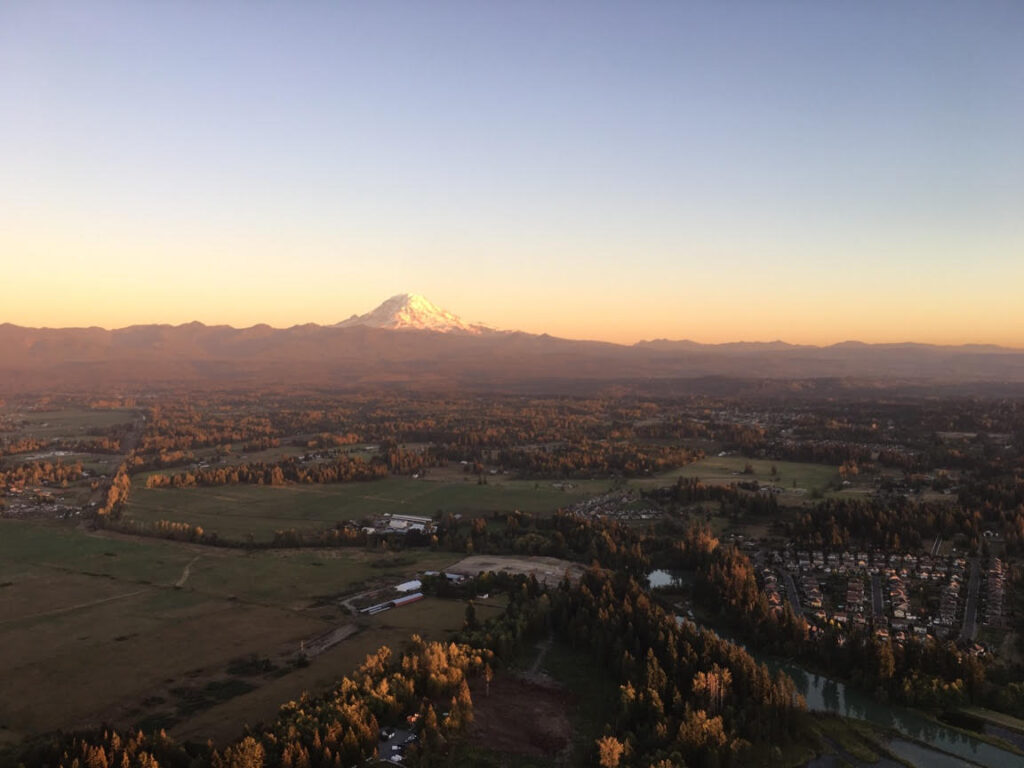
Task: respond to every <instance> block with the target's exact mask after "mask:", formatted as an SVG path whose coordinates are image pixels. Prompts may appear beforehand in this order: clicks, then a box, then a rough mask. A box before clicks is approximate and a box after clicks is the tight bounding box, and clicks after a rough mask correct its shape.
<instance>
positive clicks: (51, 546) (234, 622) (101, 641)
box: [0, 520, 501, 743]
mask: <svg viewBox="0 0 1024 768" xmlns="http://www.w3.org/2000/svg"><path fill="white" fill-rule="evenodd" d="M457 559H458V558H457V557H453V556H452V555H450V554H444V553H434V552H429V551H420V552H412V553H402V554H401V555H400V556H395V555H388V554H379V553H371V552H366V551H363V550H356V549H351V550H350V549H344V550H341V549H333V550H303V551H297V552H296V551H291V552H285V551H274V552H255V553H251V554H247V553H245V552H242V551H240V550H231V549H219V548H210V547H199V546H195V545H189V544H180V543H177V542H170V541H163V540H157V539H148V540H139V539H134V538H129V537H123V536H116V535H103V534H90V533H87V532H85V531H83V530H80V529H76V528H73V527H69V526H60V525H54V524H42V523H28V522H22V521H14V520H0V647H3V648H4V653H3V654H0V679H2V680H3V681H4V694H5V695H4V696H3V697H2V699H0V743H3V742H10V741H11V740H14V739H18V738H20V737H23V736H28V735H32V734H36V733H40V732H43V731H47V730H50V729H54V728H58V727H60V728H73V727H79V726H87V725H90V724H96V723H98V722H100V721H109V722H114V723H118V724H121V725H122V726H131V725H133V724H134V723H136V722H139V721H142V720H144V719H145V717H147V716H151V715H152V714H153V712H151V711H150V710H151V709H153V708H154V707H155V708H156V709H157V710H160V709H161V707H167V706H171V705H174V706H178V705H180V702H177V703H176V700H175V698H174V695H173V694H172V693H170V692H172V691H176V690H181V689H183V688H186V687H189V686H200V687H201V686H203V685H211V684H212V685H219V684H221V683H224V682H225V681H227V682H228V683H232V684H233V685H235V686H236V687H237V688H238V690H242V691H244V690H246V688H247V686H255V690H253V691H251V692H250V693H245V694H244V695H241V696H239V697H238V698H237V699H236V698H232V699H230V700H229V701H226V702H224V703H221V704H218V705H217V706H215V707H213V708H212V709H207V710H204V711H202V712H197V713H196V714H195V717H196V718H213V719H212V720H210V721H209V728H210V729H211V730H210V733H209V734H207V733H204V732H203V728H204V727H206V726H204V725H203V724H202V723H203V722H206V721H201V722H198V723H193V717H192V716H191V715H190V716H189V717H187V718H185V719H184V720H183V721H181V722H179V724H178V727H180V728H182V729H186V730H188V729H191V730H190V733H193V734H195V735H196V736H197V737H199V736H201V737H203V738H205V737H206V735H218V736H223V738H228V737H230V736H232V735H234V734H237V732H238V729H239V727H240V717H239V716H238V712H237V711H235V710H234V709H232V707H233V706H235V702H238V706H243V714H244V716H245V717H253V718H256V717H257V716H258V718H259V719H265V718H269V717H271V716H273V714H274V712H275V711H276V709H277V707H278V706H279V705H280V704H281V703H283V702H284V701H286V700H288V699H290V698H294V697H296V696H298V695H299V694H300V693H301V692H302V690H304V689H305V688H307V687H310V686H314V685H318V684H321V683H323V684H325V685H326V684H328V683H329V682H330V680H327V679H326V678H327V677H330V678H332V679H333V678H335V677H337V676H338V675H340V674H343V673H344V672H347V671H349V670H351V669H352V668H353V667H354V666H355V664H357V663H358V662H359V661H360V660H361V658H362V656H363V655H364V654H365V653H367V652H369V651H371V650H373V649H375V648H376V647H378V646H379V645H381V644H382V643H400V642H401V641H403V640H404V639H405V638H407V637H408V635H409V634H411V633H412V632H413V631H419V632H420V633H421V634H425V635H428V636H435V637H438V636H444V634H445V632H446V631H447V630H453V629H458V628H459V627H461V624H462V618H463V616H464V612H465V605H464V604H463V603H462V602H461V601H439V600H431V599H428V600H425V601H423V602H421V603H417V604H414V605H411V606H404V607H402V608H400V609H396V610H394V611H389V612H387V613H384V614H381V615H380V616H377V617H373V619H372V620H369V621H362V620H360V624H361V625H362V626H363V629H362V631H361V632H360V633H359V634H358V635H356V636H355V637H353V638H351V639H349V640H346V641H343V642H342V643H340V644H339V645H338V646H337V647H335V648H333V649H331V650H330V651H328V652H327V653H324V654H322V656H320V657H317V659H315V660H314V661H313V663H312V664H311V666H310V667H308V668H305V669H301V670H295V671H294V672H288V665H287V659H289V658H291V657H293V656H294V654H295V653H296V652H297V651H298V649H299V648H300V646H301V644H302V643H303V641H305V640H308V639H310V638H312V637H315V636H317V635H319V634H322V633H323V632H325V631H328V630H330V629H333V628H335V627H338V626H340V625H342V624H345V623H347V622H351V621H353V618H352V617H351V616H348V615H347V614H345V613H344V612H343V611H342V610H341V609H340V607H339V606H338V605H337V602H336V601H334V600H330V599H327V598H329V597H330V596H332V595H337V594H339V593H342V592H345V591H350V590H352V589H353V588H355V587H357V586H359V585H361V584H362V583H363V582H367V581H377V580H380V579H385V578H389V579H399V578H401V579H404V578H408V577H409V576H411V575H412V574H414V573H415V572H417V571H418V570H421V569H424V568H431V569H440V568H443V567H445V566H446V565H449V564H451V563H452V562H453V561H454V560H457ZM178 585H180V586H178ZM499 610H501V607H500V604H496V605H492V606H481V607H479V608H478V615H479V616H481V617H485V616H487V615H489V614H490V613H491V612H496V611H499ZM248 654H256V655H258V656H261V657H268V658H271V659H274V660H275V663H276V664H277V666H278V668H279V670H280V671H283V672H287V674H284V676H280V677H273V678H272V679H270V678H268V679H266V680H264V679H256V680H251V681H243V682H244V684H238V682H237V681H234V682H232V681H233V680H234V679H233V678H229V677H225V675H226V674H227V673H226V671H225V670H226V669H227V667H228V666H229V664H230V662H231V660H232V659H236V658H238V657H241V656H246V655H248ZM264 688H266V689H267V690H264ZM148 699H160V700H161V701H162V702H163V703H156V704H150V705H145V704H144V702H145V701H146V700H148ZM244 707H248V709H245V708H244ZM217 712H219V713H221V714H222V715H223V718H222V719H221V720H217V717H216V713H217ZM227 713H233V714H230V716H229V714H227ZM215 721H216V722H215ZM249 722H255V720H254V719H253V720H250V721H249ZM217 723H219V725H218V724H217ZM229 724H230V731H229V730H228V727H229Z"/></svg>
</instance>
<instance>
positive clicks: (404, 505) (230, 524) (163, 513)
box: [125, 475, 610, 541]
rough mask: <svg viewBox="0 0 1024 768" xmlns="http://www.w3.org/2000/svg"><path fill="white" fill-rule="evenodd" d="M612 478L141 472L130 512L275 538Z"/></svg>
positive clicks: (591, 489)
mask: <svg viewBox="0 0 1024 768" xmlns="http://www.w3.org/2000/svg"><path fill="white" fill-rule="evenodd" d="M609 485H610V482H609V481H580V482H577V483H575V485H574V487H573V488H570V489H566V490H561V489H558V488H555V487H554V486H553V485H552V483H551V482H550V481H536V482H535V481H533V480H509V479H505V478H504V477H489V478H488V484H487V485H477V483H476V481H475V480H474V479H468V478H464V477H463V476H458V475H455V476H453V475H448V476H442V477H440V478H438V479H433V478H431V477H429V476H428V477H426V478H422V479H413V478H410V477H388V478H384V479H382V480H376V481H372V482H362V483H334V484H324V485H285V486H276V487H272V486H259V485H234V486H222V487H217V488H145V487H143V486H144V480H143V479H142V478H139V479H137V481H136V483H135V485H134V487H133V488H132V493H131V496H130V498H129V501H128V505H127V508H126V511H125V514H126V516H128V517H132V518H135V519H138V520H143V521H148V522H156V521H159V520H172V521H175V522H186V523H191V524H192V525H200V526H202V527H203V528H204V529H206V530H207V531H215V532H217V533H218V534H219V535H220V536H221V537H223V538H226V539H233V540H245V539H246V538H247V537H248V536H249V535H250V534H251V535H252V536H253V538H254V539H255V540H256V541H269V540H270V539H272V538H273V535H274V531H278V530H284V529H288V528H298V529H303V528H304V529H318V528H325V527H330V526H332V525H334V524H335V523H337V522H339V521H344V520H361V519H363V518H366V517H375V516H378V515H381V514H384V513H386V512H391V513H399V514H410V515H425V516H433V515H434V514H435V513H437V512H452V513H458V514H463V515H478V514H486V513H490V512H511V511H513V510H516V509H518V510H522V511H524V512H532V513H535V514H550V513H552V512H554V511H555V510H557V509H558V508H559V507H563V506H567V505H570V504H572V503H574V502H576V501H579V500H580V499H583V498H586V497H587V496H591V495H593V494H595V493H600V492H603V491H605V490H607V489H608V487H609Z"/></svg>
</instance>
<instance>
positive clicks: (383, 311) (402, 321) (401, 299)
mask: <svg viewBox="0 0 1024 768" xmlns="http://www.w3.org/2000/svg"><path fill="white" fill-rule="evenodd" d="M353 325H367V326H370V327H371V328H388V329H390V330H420V331H439V332H441V333H452V332H457V333H472V334H480V333H485V332H488V331H491V330H492V329H491V328H488V327H487V326H485V325H475V324H472V323H467V322H465V321H463V320H462V318H460V317H459V316H458V315H455V314H453V313H451V312H449V311H448V310H446V309H441V308H440V307H439V306H437V305H436V304H434V303H432V302H430V301H428V300H427V299H425V298H423V297H422V296H419V295H417V294H415V293H400V294H398V295H397V296H392V297H391V298H390V299H388V300H387V301H385V302H384V303H383V304H381V305H380V306H379V307H377V308H376V309H375V310H373V311H372V312H367V313H366V314H365V315H352V317H350V318H349V319H348V320H342V321H341V322H340V323H337V324H336V325H335V326H334V327H335V328H348V327H350V326H353Z"/></svg>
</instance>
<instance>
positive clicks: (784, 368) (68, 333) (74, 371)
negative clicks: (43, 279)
mask: <svg viewBox="0 0 1024 768" xmlns="http://www.w3.org/2000/svg"><path fill="white" fill-rule="evenodd" d="M703 377H728V378H747V379H750V378H756V379H778V380H785V379H811V378H821V379H825V378H833V379H851V378H856V379H870V380H877V381H897V380H900V381H902V380H914V381H920V382H942V383H956V384H960V383H965V382H966V383H969V382H999V383H1018V382H1019V383H1021V384H1024V350H1021V349H1014V348H1009V347H1000V346H997V345H990V344H970V345H945V346H944V345H933V344H920V343H914V342H909V343H896V344H866V343H863V342H849V341H846V342H840V343H838V344H833V345H828V346H815V345H797V344H789V343H787V342H782V341H771V342H730V343H725V344H703V343H700V342H695V341H692V340H685V339H684V340H680V341H670V340H667V339H655V340H653V341H642V342H637V343H635V344H617V343H614V342H606V341H594V340H575V339H566V338H560V337H556V336H550V335H548V334H532V333H525V332H522V331H498V330H494V329H492V328H489V327H487V326H482V325H473V324H470V323H466V322H464V321H463V320H461V318H459V317H458V316H457V315H454V314H453V313H451V312H448V311H447V310H442V309H440V308H439V307H437V306H436V305H434V304H432V303H430V302H429V301H427V300H426V299H423V298H422V297H416V296H415V295H414V294H398V295H397V296H394V297H391V299H388V300H387V301H385V302H384V303H383V304H381V305H380V306H378V307H377V308H376V309H375V310H373V311H371V312H368V313H366V314H365V315H355V316H353V317H351V318H349V320H347V321H342V322H341V323H338V324H335V325H317V324H315V323H304V324H300V325H293V326H290V327H288V328H274V327H271V326H269V325H267V324H265V323H260V324H257V325H253V326H249V327H246V328H235V327H233V326H229V325H205V324H203V323H201V322H198V321H192V322H190V323H184V324H180V325H171V324H148V325H132V326H127V327H125V328H119V329H113V330H106V329H103V328H99V327H96V326H91V327H80V328H27V327H23V326H17V325H14V324H12V323H0V391H6V392H10V391H25V390H31V389H39V388H51V389H52V388H53V387H54V386H56V387H58V388H64V389H88V388H100V387H104V388H105V387H110V386H133V387H139V386H149V385H154V384H161V385H164V384H166V385H187V386H191V387H204V386H225V385H229V386H234V385H254V386H267V385H269V384H289V385H310V386H317V387H359V386H370V385H375V384H378V383H381V382H387V383H405V384H409V385H416V384H422V383H424V382H433V383H437V384H439V385H460V384H465V383H467V382H473V383H474V385H481V386H496V387H500V386H509V385H512V384H514V383H515V382H527V381H535V382H539V381H546V382H559V381H563V382H564V381H592V382H600V381H613V380H615V381H640V380H643V381H653V380H665V381H669V380H672V379H697V378H703Z"/></svg>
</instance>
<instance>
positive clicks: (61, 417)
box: [4, 408, 139, 438]
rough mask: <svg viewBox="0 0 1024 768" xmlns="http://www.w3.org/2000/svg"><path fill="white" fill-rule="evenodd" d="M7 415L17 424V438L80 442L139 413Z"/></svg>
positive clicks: (10, 411) (99, 410)
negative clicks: (19, 436)
mask: <svg viewBox="0 0 1024 768" xmlns="http://www.w3.org/2000/svg"><path fill="white" fill-rule="evenodd" d="M4 414H5V415H7V416H10V417H12V418H13V419H14V420H15V421H17V422H23V424H21V425H20V426H19V427H18V431H17V434H19V435H23V436H25V437H36V438H57V437H68V438H81V437H85V436H87V434H88V431H89V430H90V429H94V428H98V429H105V428H107V427H113V426H117V425H119V424H130V423H131V422H133V421H134V420H135V419H137V418H138V417H139V412H138V411H136V410H132V409H130V408H110V409H103V408H95V409H94V408H62V409H60V410H55V411H20V410H13V409H7V410H5V411H4Z"/></svg>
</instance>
